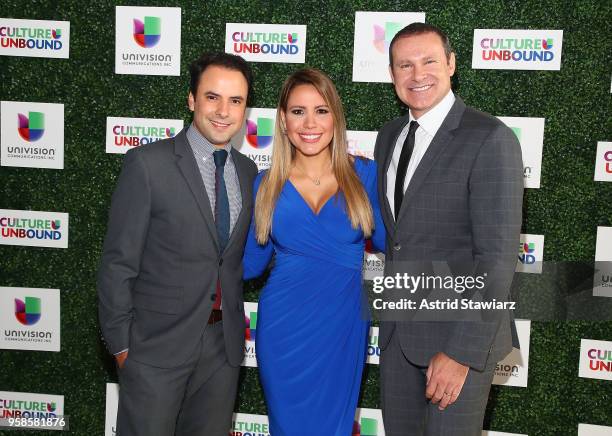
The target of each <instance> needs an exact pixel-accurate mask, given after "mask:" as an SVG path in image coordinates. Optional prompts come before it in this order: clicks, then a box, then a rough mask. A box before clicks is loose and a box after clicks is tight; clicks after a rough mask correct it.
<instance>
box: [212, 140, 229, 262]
mask: <svg viewBox="0 0 612 436" xmlns="http://www.w3.org/2000/svg"><path fill="white" fill-rule="evenodd" d="M213 157H214V159H215V167H216V169H215V226H216V227H217V236H218V239H219V251H220V252H221V253H223V250H225V247H226V246H227V242H228V240H229V233H230V232H229V231H230V209H229V199H228V197H227V188H226V187H225V178H224V177H223V174H224V169H225V161H226V160H227V151H225V150H216V151H215V152H214V153H213Z"/></svg>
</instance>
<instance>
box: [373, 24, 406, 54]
mask: <svg viewBox="0 0 612 436" xmlns="http://www.w3.org/2000/svg"><path fill="white" fill-rule="evenodd" d="M403 27H404V25H403V24H402V23H392V22H386V23H385V25H384V27H383V26H379V25H377V24H375V25H374V40H373V41H372V42H373V43H374V47H376V50H378V51H379V52H380V53H383V54H387V53H388V52H389V45H390V44H391V40H392V39H393V37H394V36H395V34H396V33H397V32H399V31H400V30H402V28H403Z"/></svg>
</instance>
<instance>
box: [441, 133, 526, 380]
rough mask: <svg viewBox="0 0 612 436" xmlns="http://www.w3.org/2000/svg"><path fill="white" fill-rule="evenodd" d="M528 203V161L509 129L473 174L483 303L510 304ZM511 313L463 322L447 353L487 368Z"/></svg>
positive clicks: (485, 149)
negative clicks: (525, 182)
mask: <svg viewBox="0 0 612 436" xmlns="http://www.w3.org/2000/svg"><path fill="white" fill-rule="evenodd" d="M522 204H523V163H522V158H521V147H520V144H519V143H518V140H517V139H516V136H515V135H514V134H513V133H512V131H511V130H510V129H509V128H508V127H506V126H505V125H503V124H502V125H498V126H497V127H495V128H494V129H493V130H492V132H491V134H490V135H489V136H488V138H487V139H486V140H485V141H484V143H483V145H482V147H481V149H480V151H479V153H478V155H477V157H476V159H475V161H474V164H473V167H472V170H471V173H470V180H469V210H470V218H471V223H472V224H471V227H472V228H471V230H472V246H473V253H472V257H473V259H474V266H475V267H474V271H475V273H476V274H477V275H482V274H485V273H486V274H487V279H486V280H485V287H484V289H483V290H482V291H480V292H481V293H482V294H481V295H482V300H483V301H492V300H493V299H495V300H497V301H507V299H508V296H509V292H510V285H511V283H512V277H513V274H514V270H515V268H516V260H517V252H518V243H519V235H520V231H521V214H522ZM504 315H505V313H504V312H503V311H501V310H488V311H481V317H480V319H479V320H476V321H470V322H457V323H456V328H455V330H454V334H453V336H452V337H451V338H450V339H449V342H448V343H447V347H446V349H445V350H443V351H444V352H445V353H446V354H447V355H449V356H450V357H451V358H453V359H455V360H456V361H458V362H460V363H463V364H465V365H468V366H470V367H472V368H475V369H477V370H483V369H484V367H485V365H486V362H487V358H488V355H489V352H490V351H491V348H492V346H493V342H494V340H495V336H496V334H497V331H498V329H499V328H500V323H501V320H502V318H503V316H504Z"/></svg>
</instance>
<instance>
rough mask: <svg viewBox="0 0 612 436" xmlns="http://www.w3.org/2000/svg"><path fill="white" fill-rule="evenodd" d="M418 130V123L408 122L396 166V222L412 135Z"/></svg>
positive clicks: (412, 142) (411, 146)
mask: <svg viewBox="0 0 612 436" xmlns="http://www.w3.org/2000/svg"><path fill="white" fill-rule="evenodd" d="M418 128H419V123H417V122H416V121H411V122H410V127H409V128H408V136H406V139H405V140H404V145H402V152H401V153H400V158H399V163H398V164H397V173H396V175H395V193H394V196H393V199H394V206H395V207H394V209H395V220H396V221H397V217H398V215H399V211H400V208H401V207H402V201H403V200H404V181H405V180H406V172H407V171H408V163H409V162H410V156H412V150H414V134H415V132H416V130H417V129H418Z"/></svg>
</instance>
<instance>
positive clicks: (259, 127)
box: [246, 117, 274, 148]
mask: <svg viewBox="0 0 612 436" xmlns="http://www.w3.org/2000/svg"><path fill="white" fill-rule="evenodd" d="M246 130H247V131H246V139H247V142H248V143H249V144H250V145H251V146H253V147H255V148H266V147H267V146H269V145H270V144H271V143H272V138H273V137H274V120H273V119H272V118H264V117H258V118H257V119H256V120H255V121H252V120H247V121H246Z"/></svg>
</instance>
